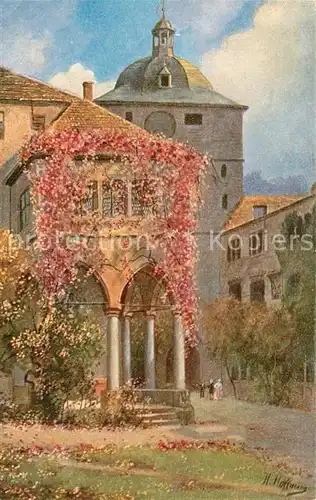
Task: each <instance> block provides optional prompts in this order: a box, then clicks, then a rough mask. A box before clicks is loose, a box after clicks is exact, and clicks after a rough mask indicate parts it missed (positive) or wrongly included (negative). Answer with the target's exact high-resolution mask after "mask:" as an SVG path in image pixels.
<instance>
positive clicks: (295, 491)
mask: <svg viewBox="0 0 316 500" xmlns="http://www.w3.org/2000/svg"><path fill="white" fill-rule="evenodd" d="M262 484H265V485H266V486H268V485H269V484H270V485H274V486H277V487H278V488H280V489H281V490H282V491H284V492H287V495H286V496H293V495H300V494H302V493H305V492H306V491H307V486H304V485H302V484H296V483H293V482H292V480H291V479H289V478H284V477H282V476H280V475H279V474H272V473H267V474H266V475H265V478H264V480H263V482H262Z"/></svg>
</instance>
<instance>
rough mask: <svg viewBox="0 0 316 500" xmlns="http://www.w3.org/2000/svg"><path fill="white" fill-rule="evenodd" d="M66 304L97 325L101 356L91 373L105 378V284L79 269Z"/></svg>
mask: <svg viewBox="0 0 316 500" xmlns="http://www.w3.org/2000/svg"><path fill="white" fill-rule="evenodd" d="M68 303H69V305H70V306H71V307H73V308H75V309H77V310H78V311H79V312H80V314H81V315H83V316H84V317H87V318H88V319H90V320H91V321H92V322H93V323H95V324H97V325H98V326H99V328H100V331H101V333H103V339H104V341H103V346H102V348H103V354H102V356H101V358H100V359H97V360H95V364H94V366H93V371H94V374H95V376H96V377H104V378H106V377H107V342H106V328H107V317H106V311H107V309H108V304H109V300H108V292H107V289H106V286H105V284H104V283H103V282H102V281H101V279H99V277H98V275H97V274H95V273H94V274H87V269H85V268H84V267H81V268H80V269H79V272H78V284H77V285H76V286H75V287H74V288H73V289H72V290H71V292H70V293H69V296H68Z"/></svg>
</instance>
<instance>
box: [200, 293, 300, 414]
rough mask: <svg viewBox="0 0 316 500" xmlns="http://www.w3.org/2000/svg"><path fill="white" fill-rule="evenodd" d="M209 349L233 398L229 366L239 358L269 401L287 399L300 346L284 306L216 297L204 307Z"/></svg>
mask: <svg viewBox="0 0 316 500" xmlns="http://www.w3.org/2000/svg"><path fill="white" fill-rule="evenodd" d="M204 320H205V326H206V331H208V332H210V333H209V337H208V339H207V345H208V348H209V351H210V353H211V355H212V356H213V357H215V359H218V360H219V361H220V362H221V363H222V364H223V366H224V367H225V369H226V371H227V375H228V377H229V380H230V382H231V383H232V387H233V390H234V395H235V397H236V395H237V391H236V387H235V384H234V380H233V376H232V366H233V364H234V363H236V361H237V362H238V361H239V362H240V361H243V362H245V363H246V364H247V366H248V367H249V368H250V372H251V376H252V378H253V379H254V380H255V382H256V383H257V388H258V390H259V392H260V393H261V394H262V395H263V397H264V399H265V401H267V402H268V403H270V404H280V403H281V402H285V403H287V402H288V393H289V391H290V389H291V384H292V382H293V380H295V376H296V367H297V366H298V364H299V359H300V357H299V353H300V346H299V341H298V338H297V335H296V332H295V328H294V327H293V319H292V317H291V315H290V313H289V312H288V310H287V309H286V308H285V307H281V308H277V307H274V306H268V305H266V304H265V303H259V302H258V303H254V302H239V301H237V300H234V299H218V300H217V301H215V302H214V303H212V304H210V305H208V306H206V307H205V311H204Z"/></svg>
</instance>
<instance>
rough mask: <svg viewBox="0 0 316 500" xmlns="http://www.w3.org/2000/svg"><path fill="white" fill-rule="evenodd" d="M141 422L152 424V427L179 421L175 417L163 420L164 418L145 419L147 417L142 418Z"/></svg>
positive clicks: (174, 423) (173, 423) (178, 423)
mask: <svg viewBox="0 0 316 500" xmlns="http://www.w3.org/2000/svg"><path fill="white" fill-rule="evenodd" d="M143 423H144V424H148V425H150V426H153V427H156V426H163V425H180V421H179V419H177V418H174V419H170V420H164V419H163V420H159V419H156V420H147V419H144V420H143Z"/></svg>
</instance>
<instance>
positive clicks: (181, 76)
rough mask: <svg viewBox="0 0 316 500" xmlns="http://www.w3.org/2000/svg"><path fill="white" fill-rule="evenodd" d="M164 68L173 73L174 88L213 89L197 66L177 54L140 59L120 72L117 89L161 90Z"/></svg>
mask: <svg viewBox="0 0 316 500" xmlns="http://www.w3.org/2000/svg"><path fill="white" fill-rule="evenodd" d="M164 68H167V69H168V71H169V73H170V74H171V75H172V88H173V89H191V90H194V89H208V90H211V89H212V85H211V83H210V82H209V81H208V79H207V78H206V77H205V76H204V75H203V74H202V73H201V71H200V70H199V69H198V68H197V67H196V66H193V64H191V63H190V62H189V61H186V60H185V59H181V58H180V57H176V56H171V57H170V56H169V57H155V58H151V57H146V58H144V59H139V60H138V61H136V62H134V63H133V64H131V65H130V66H128V67H127V68H126V69H125V70H124V71H123V72H122V73H121V74H120V76H119V78H118V80H117V83H116V86H115V89H119V88H120V87H122V86H125V87H129V88H130V89H134V90H139V91H141V92H153V91H155V90H159V89H160V87H159V78H158V76H159V74H160V73H161V72H162V70H163V69H164Z"/></svg>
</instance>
